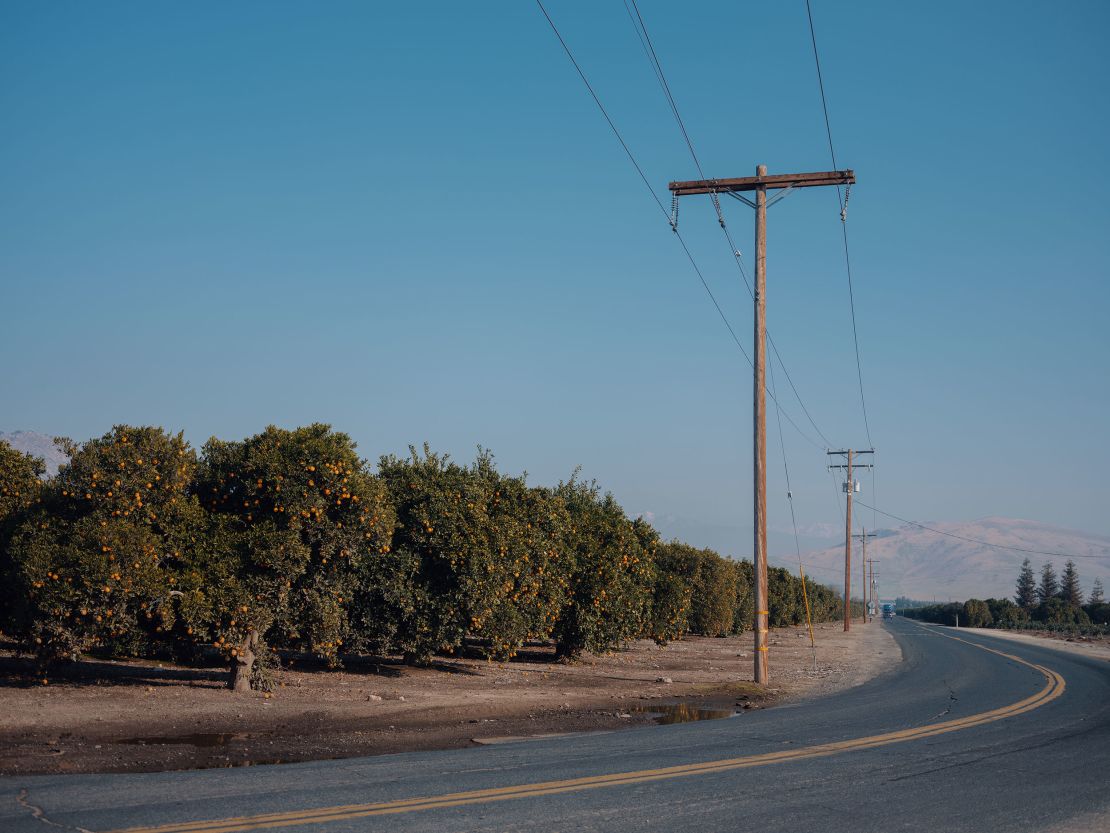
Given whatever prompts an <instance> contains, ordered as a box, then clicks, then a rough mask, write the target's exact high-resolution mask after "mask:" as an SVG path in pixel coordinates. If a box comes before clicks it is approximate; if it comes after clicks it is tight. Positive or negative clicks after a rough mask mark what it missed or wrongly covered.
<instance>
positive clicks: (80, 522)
mask: <svg viewBox="0 0 1110 833" xmlns="http://www.w3.org/2000/svg"><path fill="white" fill-rule="evenodd" d="M67 451H69V453H70V455H71V458H70V461H69V463H68V464H67V465H65V466H63V467H62V468H61V470H60V471H59V472H58V475H57V476H56V477H55V478H53V480H51V481H50V482H49V483H48V484H47V485H46V487H45V488H44V493H43V499H42V504H41V506H40V507H39V508H38V510H37V511H35V512H33V513H32V514H31V515H30V516H29V517H28V518H27V519H26V520H25V521H24V523H23V524H22V525H21V526H20V528H19V529H18V530H17V531H16V532H15V534H14V536H13V539H12V543H11V555H12V560H13V567H14V570H13V572H14V576H13V579H14V584H15V590H14V592H15V594H16V597H17V600H18V609H17V611H16V613H17V618H18V621H19V628H20V632H21V633H22V635H23V638H24V640H25V642H26V644H27V646H28V647H30V648H32V649H33V650H34V651H35V652H36V653H37V654H38V655H39V656H40V657H41V658H43V659H47V660H49V659H58V658H73V659H76V658H77V656H78V655H79V654H80V653H81V652H83V651H87V650H89V649H90V648H93V647H98V646H99V647H103V648H104V649H106V650H110V651H113V652H117V653H121V652H122V653H143V652H147V651H149V650H150V649H151V647H152V645H156V644H158V643H162V642H163V641H164V640H165V638H166V636H167V633H168V631H169V630H170V629H171V628H172V627H173V624H174V620H175V613H174V610H175V605H174V597H175V596H176V595H178V594H179V592H180V591H179V590H178V587H177V584H178V574H179V568H180V565H181V564H182V563H183V561H184V560H185V559H186V558H187V554H188V552H189V550H190V549H191V548H192V547H193V546H195V542H196V535H197V532H198V530H199V528H200V521H201V512H200V510H199V507H198V506H197V503H196V501H195V499H193V498H192V497H191V496H190V495H189V486H190V484H191V481H192V477H193V473H194V470H195V468H196V457H195V455H194V453H193V451H192V449H190V448H189V445H188V444H187V443H186V442H185V440H184V439H183V438H182V435H181V434H177V435H170V434H167V433H166V432H165V431H163V430H162V429H161V428H151V427H146V428H132V427H129V426H123V425H120V426H116V427H115V428H113V429H112V431H110V432H109V433H108V434H105V435H104V436H103V437H100V438H98V439H94V440H90V441H88V442H86V443H85V444H84V445H82V446H80V447H79V448H78V447H76V446H75V445H73V444H68V445H67Z"/></svg>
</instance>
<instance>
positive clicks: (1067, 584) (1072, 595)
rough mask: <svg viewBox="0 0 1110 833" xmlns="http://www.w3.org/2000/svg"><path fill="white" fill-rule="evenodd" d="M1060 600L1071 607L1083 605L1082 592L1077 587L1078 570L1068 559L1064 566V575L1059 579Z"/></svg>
mask: <svg viewBox="0 0 1110 833" xmlns="http://www.w3.org/2000/svg"><path fill="white" fill-rule="evenodd" d="M1060 598H1061V599H1063V601H1064V602H1066V603H1067V604H1069V605H1071V606H1072V607H1080V606H1081V605H1082V604H1083V590H1082V589H1080V586H1079V570H1078V569H1077V568H1076V566H1075V562H1074V561H1072V560H1071V559H1070V558H1069V559H1068V561H1067V563H1066V564H1065V565H1064V574H1063V575H1062V576H1061V577H1060Z"/></svg>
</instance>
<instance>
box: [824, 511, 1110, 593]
mask: <svg viewBox="0 0 1110 833" xmlns="http://www.w3.org/2000/svg"><path fill="white" fill-rule="evenodd" d="M926 526H929V527H932V528H933V529H937V530H940V531H941V532H946V533H949V535H953V536H961V537H962V538H974V539H977V540H979V541H983V542H985V543H986V544H994V545H997V546H1007V547H1020V548H1022V549H1027V550H1038V551H1040V552H1019V551H1016V550H1003V549H995V548H993V547H990V546H986V545H985V544H981V543H976V542H972V541H966V540H961V538H954V537H948V536H946V535H938V534H936V533H935V532H930V531H928V530H924V529H921V528H919V527H915V526H910V525H906V526H902V527H900V528H897V529H880V530H876V531H875V532H876V537H875V538H873V539H870V540H869V541H868V543H867V557H868V558H874V559H876V560H877V561H878V563H877V564H876V568H875V569H876V571H877V573H878V575H879V582H878V584H879V592H880V595H881V596H882V597H883V598H893V597H895V596H909V597H911V598H917V599H931V598H933V597H936V599H937V600H938V601H946V600H948V599H949V598H951V599H953V600H963V599H967V598H972V597H976V598H987V597H991V596H995V597H1004V596H1012V595H1013V594H1014V584H1015V582H1016V580H1017V575H1018V570H1020V569H1021V562H1022V560H1023V559H1025V558H1029V560H1030V562H1032V564H1033V566H1034V570H1035V572H1036V573H1037V574H1038V576H1039V574H1040V568H1041V565H1042V564H1044V563H1045V562H1046V561H1051V562H1052V563H1053V564H1054V565H1055V567H1056V571H1057V573H1059V572H1061V571H1062V570H1063V567H1064V563H1065V562H1066V561H1067V559H1068V557H1069V556H1076V557H1075V559H1074V560H1075V563H1076V566H1077V567H1078V569H1079V575H1080V578H1081V580H1082V584H1083V587H1084V589H1085V590H1089V589H1090V587H1091V584H1092V582H1093V581H1094V579H1095V578H1102V579H1103V582H1104V583H1106V582H1107V580H1108V579H1110V537H1106V536H1102V535H1093V534H1091V533H1088V532H1080V531H1078V530H1072V529H1064V528H1062V527H1058V526H1052V525H1051V524H1045V523H1041V522H1039V521H1030V520H1024V519H1018V518H1000V517H988V518H981V519H979V520H975V521H962V522H946V521H930V522H926ZM1044 552H1048V553H1059V555H1044V554H1041V553H1044ZM860 557H861V555H860V546H859V541H855V542H853V546H852V560H853V569H852V574H853V581H852V589H853V591H854V592H855V593H856V594H857V595H858V594H859V592H860V590H859V587H860V584H861V582H862V579H861V576H860V560H859V559H860ZM803 558H804V560H805V561H806V563H812V564H813V565H815V566H816V567H818V568H820V572H819V574H817V575H816V576H815V577H816V578H819V579H820V580H825V581H827V579H828V576H829V574H830V571H835V570H837V569H839V570H840V572H841V575H843V570H844V547H843V546H842V545H838V546H835V547H830V548H828V549H822V550H816V551H813V552H809V553H807V554H806V555H805V556H804V557H803Z"/></svg>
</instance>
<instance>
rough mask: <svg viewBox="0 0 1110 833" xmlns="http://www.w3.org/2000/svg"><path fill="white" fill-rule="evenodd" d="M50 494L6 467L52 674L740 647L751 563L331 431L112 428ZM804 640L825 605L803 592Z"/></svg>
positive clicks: (489, 476) (4, 506)
mask: <svg viewBox="0 0 1110 833" xmlns="http://www.w3.org/2000/svg"><path fill="white" fill-rule="evenodd" d="M67 450H68V451H69V452H70V454H71V460H70V462H69V464H68V465H66V466H64V467H63V468H62V469H61V471H60V473H59V474H58V475H57V476H56V477H55V478H53V479H52V480H50V481H47V482H46V483H45V484H43V483H42V482H41V481H40V479H39V476H40V475H41V473H42V464H41V462H40V461H36V460H33V459H31V458H29V457H26V456H24V455H20V454H17V453H15V452H14V451H11V450H10V449H9V448H8V447H7V446H4V445H0V532H2V534H3V538H2V539H0V542H2V543H3V544H4V550H3V558H4V559H5V560H4V561H3V562H2V564H0V566H2V567H3V569H4V579H5V581H4V584H3V586H2V587H0V610H3V611H6V612H7V613H8V614H10V615H9V616H8V619H9V620H10V624H11V627H12V630H13V633H14V634H15V635H16V636H17V638H18V639H19V640H20V641H21V644H22V645H23V647H24V648H25V649H27V650H31V651H33V652H35V653H37V654H38V656H39V657H40V658H41V659H42V660H44V661H49V660H54V659H61V658H76V657H77V656H79V655H80V654H81V653H82V652H86V651H89V650H92V649H99V650H101V651H104V652H107V653H114V654H126V655H144V656H154V655H158V656H164V655H167V654H170V655H173V656H176V657H178V658H193V659H198V658H200V657H202V656H203V655H205V654H213V653H218V654H220V655H222V656H223V658H224V659H225V660H226V661H227V662H228V664H229V665H230V668H231V675H230V683H231V686H232V687H233V688H236V689H239V690H242V689H246V688H248V687H253V688H261V689H268V688H269V687H270V686H271V684H272V683H271V677H270V669H271V668H272V667H273V666H274V664H275V663H276V661H277V659H276V656H277V655H276V653H275V651H276V650H278V649H280V650H288V651H299V652H308V653H311V654H313V655H315V656H316V657H318V658H320V659H321V660H323V661H324V662H325V663H327V664H328V665H331V666H336V665H338V664H339V662H340V658H341V655H342V654H343V653H345V652H346V653H349V652H363V653H366V652H375V653H381V654H398V653H399V654H402V655H404V656H405V657H406V658H407V659H409V660H413V661H417V660H427V659H429V658H430V657H431V656H433V655H434V654H436V653H441V652H448V653H450V652H454V651H456V650H458V649H460V647H462V646H463V645H464V644H466V645H468V646H470V647H478V648H479V649H481V650H484V651H485V652H486V654H487V655H488V656H491V657H496V658H499V659H506V658H509V657H512V656H513V655H514V654H515V653H516V652H517V650H518V649H519V648H520V647H521V646H522V645H523V644H524V643H525V642H527V641H529V640H546V639H552V638H553V639H554V640H555V641H556V644H557V650H558V652H559V654H560V655H561V656H574V655H577V654H580V653H582V652H584V651H592V652H600V651H606V650H611V649H614V648H617V647H619V646H620V645H622V644H623V643H625V642H627V641H629V640H631V639H635V638H640V637H651V638H654V639H655V640H656V641H658V642H660V643H666V642H667V641H669V640H673V639H679V638H681V637H682V636H683V635H684V634H687V633H693V634H698V635H705V636H726V635H730V634H737V633H742V632H743V631H744V630H745V629H746V628H747V627H749V626H750V623H751V621H752V619H753V616H754V594H753V570H752V565H751V563H750V562H743V561H733V560H731V559H727V558H722V557H721V556H720V555H718V554H717V553H715V552H713V551H712V550H704V549H696V548H694V547H690V546H687V545H685V544H681V543H679V542H672V543H670V544H661V543H660V542H659V536H658V534H657V533H656V531H655V530H654V529H653V528H652V527H651V525H650V524H649V523H647V522H646V521H645V520H644V519H642V518H639V519H636V520H629V519H628V517H626V515H625V513H624V511H623V510H622V509H621V507H620V506H619V505H618V504H617V502H616V501H615V500H614V498H613V496H612V495H609V494H603V493H602V492H601V490H600V489H599V488H598V486H597V485H596V484H595V483H583V482H581V481H579V480H577V478H572V479H571V480H570V481H569V482H566V483H561V484H559V486H558V487H557V488H555V489H546V488H536V487H531V486H529V485H528V484H527V483H526V481H525V478H524V477H523V476H521V477H511V476H508V475H504V474H502V473H500V472H499V471H498V470H497V468H496V466H495V465H494V461H493V457H492V455H491V454H489V452H486V451H480V453H479V455H478V457H477V459H476V460H475V461H474V463H472V464H470V465H467V466H462V465H458V464H455V463H453V462H452V461H451V460H449V459H448V458H447V457H444V456H440V455H436V454H433V453H432V452H431V451H430V450H429V449H428V448H427V447H426V446H425V448H424V450H423V453H418V452H417V451H415V450H412V453H411V456H410V457H409V458H406V459H398V458H394V457H384V458H382V459H381V462H380V471H379V473H378V474H377V475H375V474H372V473H371V472H370V471H369V470H368V469H367V466H366V464H365V462H364V461H362V460H360V459H359V457H358V455H357V453H356V450H355V446H354V443H353V442H352V441H351V439H350V438H349V437H348V436H347V435H346V434H342V433H339V432H335V431H332V430H331V428H330V427H329V426H327V425H320V424H316V425H310V426H307V427H304V428H298V429H296V430H292V431H290V430H284V429H279V428H275V427H272V426H271V427H269V428H267V429H266V430H265V431H263V432H261V433H259V434H257V435H255V436H253V437H249V438H248V439H245V440H242V441H237V442H226V441H221V440H218V439H212V440H210V441H209V442H208V443H207V444H206V445H205V446H204V449H203V457H202V459H201V460H200V461H198V459H197V456H196V454H195V453H194V452H193V451H192V449H190V448H189V446H188V445H187V444H186V443H185V441H184V439H183V438H182V436H181V435H180V434H179V435H176V436H172V435H169V434H167V433H166V432H164V431H162V430H161V429H158V428H132V427H128V426H117V427H116V428H115V429H113V430H112V431H111V432H110V433H108V434H107V435H105V436H104V437H101V438H98V439H95V440H90V441H89V442H87V443H85V444H83V445H82V446H81V447H79V448H78V447H76V446H75V445H73V444H68V445H67ZM769 578H770V581H769V596H770V598H769V599H768V606H769V609H770V611H771V617H770V618H771V624H772V626H783V625H792V624H799V623H801V622H803V621H804V620H805V605H804V602H803V592H802V590H803V585H802V584H801V583H800V581H799V580H798V579H796V578H795V577H794V576H793V575H792V574H791V573H790V572H789V571H787V570H783V569H779V568H773V569H771V570H770V577H769ZM804 587H805V589H806V590H807V591H808V594H809V601H810V605H811V607H812V609H813V613H814V619H815V620H817V621H821V620H822V619H827V618H839V616H840V610H841V607H840V601H839V596H838V595H837V594H836V593H835V592H834V591H832V590H831V589H829V588H827V587H823V586H821V585H817V584H814V583H813V582H811V581H807V583H806V584H805V585H804Z"/></svg>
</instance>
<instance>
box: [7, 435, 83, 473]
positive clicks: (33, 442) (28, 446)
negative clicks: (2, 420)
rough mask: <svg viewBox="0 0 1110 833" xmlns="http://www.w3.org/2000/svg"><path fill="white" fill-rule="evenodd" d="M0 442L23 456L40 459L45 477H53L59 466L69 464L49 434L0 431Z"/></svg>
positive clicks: (67, 458)
mask: <svg viewBox="0 0 1110 833" xmlns="http://www.w3.org/2000/svg"><path fill="white" fill-rule="evenodd" d="M0 442H6V443H7V444H8V445H10V446H11V447H12V448H14V449H15V450H16V451H22V452H23V453H24V454H30V455H32V456H33V457H41V458H42V460H43V461H44V462H45V463H46V476H47V477H53V476H54V475H55V474H57V473H58V467H59V466H61V465H62V464H63V463H67V462H69V457H68V456H66V455H65V454H64V453H63V452H62V450H61V449H60V448H58V446H56V445H55V444H54V438H53V437H52V436H50V435H49V434H40V433H39V432H38V431H12V432H11V433H7V432H5V431H0Z"/></svg>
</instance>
